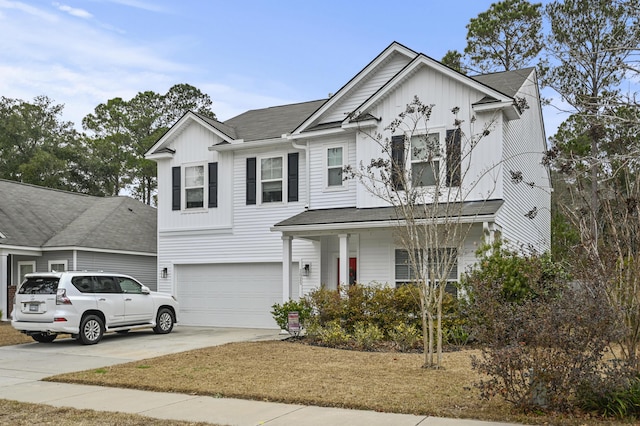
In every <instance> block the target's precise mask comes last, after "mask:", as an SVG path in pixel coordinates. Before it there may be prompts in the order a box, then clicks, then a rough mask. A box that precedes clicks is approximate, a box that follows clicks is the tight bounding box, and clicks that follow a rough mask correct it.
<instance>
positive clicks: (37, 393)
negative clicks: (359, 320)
mask: <svg viewBox="0 0 640 426" xmlns="http://www.w3.org/2000/svg"><path fill="white" fill-rule="evenodd" d="M277 338H281V336H278V334H277V331H265V330H250V329H217V328H202V327H176V329H175V330H174V332H173V333H171V334H168V335H162V336H160V335H155V334H153V333H152V332H142V331H140V332H135V333H133V332H132V333H129V335H107V336H105V339H104V340H103V341H102V342H100V344H98V345H94V346H83V345H78V344H77V343H76V342H74V341H72V340H71V339H68V341H65V340H62V341H56V342H54V343H52V344H46V345H45V344H38V343H28V344H23V345H17V346H5V347H0V398H3V399H10V400H15V401H22V402H32V403H37V404H48V405H53V406H58V407H72V408H81V409H92V410H98V411H114V412H123V413H135V414H140V415H144V416H148V417H150V418H158V419H170V420H185V421H194V422H195V421H201V422H210V423H216V424H221V425H238V426H244V425H247V426H256V425H267V426H281V425H296V426H319V425H323V426H325V425H336V426H340V425H353V426H360V425H363V426H364V425H367V426H379V425H380V426H381V425H398V426H404V425H406V426H413V425H420V426H489V425H503V426H504V425H506V423H492V422H481V421H475V420H463V419H445V418H437V417H428V416H414V415H407V414H390V413H378V412H374V411H360V410H347V409H339V408H323V407H312V406H303V405H296V404H280V403H272V402H263V401H249V400H240V399H229V398H213V397H206V396H197V395H185V394H176V393H161V392H147V391H139V390H132V389H118V388H107V387H100V386H85V385H74V384H66V383H49V382H43V381H41V379H43V378H45V377H48V376H52V375H55V374H61V373H66V372H72V371H82V370H87V369H93V368H100V367H104V366H108V365H114V364H120V363H124V362H130V361H136V360H142V359H146V358H150V357H152V356H158V355H161V354H166V353H175V352H181V351H185V350H190V349H194V348H197V347H206V346H214V345H218V344H223V343H228V342H232V341H255V340H270V339H277Z"/></svg>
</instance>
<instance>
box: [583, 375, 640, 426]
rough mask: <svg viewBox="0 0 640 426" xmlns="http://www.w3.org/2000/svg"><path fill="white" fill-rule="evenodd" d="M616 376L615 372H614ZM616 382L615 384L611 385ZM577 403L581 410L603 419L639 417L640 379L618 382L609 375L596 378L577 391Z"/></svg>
mask: <svg viewBox="0 0 640 426" xmlns="http://www.w3.org/2000/svg"><path fill="white" fill-rule="evenodd" d="M614 374H617V371H614ZM612 382H617V383H612ZM577 398H578V401H579V405H580V407H581V408H582V409H584V410H586V411H590V412H595V413H597V414H599V415H602V416H605V417H618V418H621V419H622V418H625V417H635V418H637V417H638V416H640V377H638V376H635V377H632V378H631V379H628V380H625V379H624V376H623V379H622V380H620V376H618V380H615V378H612V377H611V376H610V374H607V375H603V376H600V377H598V378H597V379H596V380H595V381H594V382H591V383H585V385H584V386H583V387H582V388H580V389H579V391H578V396H577Z"/></svg>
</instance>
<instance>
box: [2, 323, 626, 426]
mask: <svg viewBox="0 0 640 426" xmlns="http://www.w3.org/2000/svg"><path fill="white" fill-rule="evenodd" d="M31 341H32V340H31V338H29V337H27V336H24V335H21V334H20V333H18V332H16V331H15V330H13V328H11V326H10V325H7V324H4V323H1V324H0V345H3V344H4V345H6V344H16V343H24V342H31ZM473 353H474V351H472V350H465V351H459V352H449V353H446V354H445V355H444V367H445V368H444V369H442V370H427V369H423V368H421V365H422V356H421V355H418V354H397V353H378V352H376V353H373V352H357V351H346V350H338V349H328V348H321V347H315V346H308V345H304V344H296V343H291V342H287V341H276V342H257V343H233V344H228V345H223V346H216V347H211V348H205V349H199V350H194V351H189V352H182V353H179V354H174V355H167V356H162V357H157V358H152V359H147V360H144V361H136V362H132V363H128V364H120V365H117V366H112V367H104V368H100V369H97V370H88V371H83V372H78V373H70V374H64V375H60V376H55V377H52V378H49V379H48V380H50V381H61V382H73V383H82V384H93V385H103V386H113V387H124V388H132V389H146V390H153V391H163V392H179V393H188V394H197V395H210V396H216V397H233V398H243V399H256V400H263V401H278V402H285V403H299V404H309V405H318V406H332V407H346V408H357V409H368V410H377V411H385V412H396V413H412V414H422V415H432V416H442V417H462V418H474V419H481V420H494V421H506V422H519V423H525V424H553V425H569V426H577V425H605V424H606V425H616V424H629V423H622V422H614V421H608V422H605V421H600V420H598V419H593V418H585V417H582V416H581V417H578V418H574V417H571V416H567V415H564V416H550V415H535V414H528V415H527V414H521V413H515V412H512V410H511V408H510V406H509V405H508V404H506V403H504V402H502V401H500V400H494V401H490V402H487V401H484V400H480V398H479V396H478V391H477V390H476V389H475V388H474V386H473V383H474V382H475V381H476V380H478V376H477V374H476V373H475V372H473V371H472V370H471V368H470V356H471V354H473ZM1 402H2V401H0V403H1ZM5 403H6V402H5ZM24 406H25V405H19V404H17V405H16V406H15V407H17V408H15V407H14V408H12V412H13V411H17V412H18V414H15V415H16V416H19V415H24V416H27V415H31V414H33V415H34V416H37V415H40V414H38V413H44V414H46V413H50V410H53V409H54V408H52V407H48V406H44V405H30V406H29V407H28V408H27V409H24V410H23V412H22V413H21V414H20V410H21V408H20V407H24ZM56 410H57V409H56ZM60 410H65V409H60ZM6 411H7V410H5V409H4V408H3V406H2V405H0V412H6ZM70 411H74V410H70ZM44 414H43V417H41V418H42V419H44V418H47V416H46V415H44ZM56 415H57V414H56ZM111 415H112V414H109V416H111ZM100 416H101V415H100V414H98V415H97V417H96V418H97V419H99V418H100ZM102 416H104V414H102ZM49 418H54V417H49ZM16 419H20V418H19V417H16ZM33 419H35V420H36V421H35V422H31V423H29V422H28V421H25V423H19V422H18V421H14V422H12V423H13V424H34V423H35V424H42V423H40V422H38V421H37V417H33ZM71 419H72V418H71ZM142 419H144V417H142ZM147 420H148V419H147ZM96 421H102V420H96ZM129 421H130V422H131V423H124V422H123V423H120V421H118V422H117V424H123V425H137V424H144V423H135V421H137V420H136V419H133V418H132V419H131V420H129ZM5 423H6V422H5V421H3V418H2V417H0V424H5ZM54 423H55V424H65V423H63V422H59V421H55V422H54ZM67 424H73V420H69V422H68V423H67ZM84 424H105V423H93V422H87V423H84ZM108 424H114V422H112V421H111V422H108ZM163 424H165V423H163ZM166 424H179V423H166ZM182 424H188V423H182Z"/></svg>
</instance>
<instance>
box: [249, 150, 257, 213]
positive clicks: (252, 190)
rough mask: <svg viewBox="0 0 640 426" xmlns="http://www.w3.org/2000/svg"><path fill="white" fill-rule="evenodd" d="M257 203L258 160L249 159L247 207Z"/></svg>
mask: <svg viewBox="0 0 640 426" xmlns="http://www.w3.org/2000/svg"><path fill="white" fill-rule="evenodd" d="M255 203H256V159H255V157H252V158H247V205H249V204H255Z"/></svg>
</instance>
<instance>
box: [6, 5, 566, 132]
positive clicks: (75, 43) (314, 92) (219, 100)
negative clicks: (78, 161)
mask: <svg viewBox="0 0 640 426" xmlns="http://www.w3.org/2000/svg"><path fill="white" fill-rule="evenodd" d="M493 1H495V0H493ZM493 1H492V0H454V1H440V0H422V1H419V0H416V1H414V0H403V1H399V2H392V1H380V0H369V1H345V0H321V1H314V2H311V1H307V2H305V1H301V0H297V1H295V0H270V1H267V0H264V1H257V0H255V1H249V0H226V1H217V0H208V1H207V0H180V1H178V0H174V1H172V0H59V1H48V0H30V1H26V0H25V1H21V0H0V96H5V97H9V98H19V99H23V100H32V99H33V97H35V96H37V95H46V96H49V97H50V98H52V99H53V100H54V101H55V102H56V103H59V104H64V105H65V109H64V114H63V118H64V119H65V120H70V121H73V122H74V123H76V124H77V125H78V126H80V123H81V121H82V118H83V117H84V116H85V115H87V114H89V113H91V112H92V111H93V109H94V108H95V107H96V106H97V105H98V104H100V103H104V102H106V101H107V100H109V99H111V98H114V97H122V98H124V99H130V98H131V97H133V96H135V95H136V93H138V92H141V91H145V90H152V91H155V92H158V93H165V92H166V91H167V90H168V89H169V88H170V87H171V86H172V85H174V84H178V83H188V84H191V85H193V86H196V87H198V88H199V89H201V90H202V91H203V92H205V93H207V94H209V96H210V97H211V99H212V101H213V108H212V109H213V111H214V112H215V113H216V114H217V116H218V118H219V119H221V120H226V119H228V118H231V117H233V116H235V115H237V114H239V113H241V112H244V111H246V110H248V109H254V108H262V107H268V106H273V105H281V104H287V103H292V102H300V101H308V100H315V99H321V98H324V97H326V96H327V95H328V94H329V93H333V92H336V91H337V90H338V89H339V88H340V87H342V85H344V84H345V83H346V82H347V81H348V80H349V79H351V77H353V76H354V75H355V74H356V73H357V72H358V71H360V70H361V69H362V68H364V66H366V65H367V64H368V63H369V62H370V61H371V60H372V59H373V58H374V57H375V56H376V55H377V54H378V53H380V52H381V51H382V50H383V49H384V48H385V47H387V46H388V45H389V44H390V43H391V42H393V41H398V42H400V43H402V44H404V45H406V46H407V47H409V48H411V49H413V50H415V51H418V52H422V53H425V54H427V55H429V56H431V57H433V58H435V59H438V60H440V59H441V58H442V56H443V55H444V54H445V53H446V52H447V50H449V49H457V50H459V51H462V50H463V49H464V47H465V44H466V40H465V38H466V28H465V27H466V25H467V24H468V23H469V20H470V19H471V18H473V17H476V16H477V15H478V13H480V12H482V11H485V10H487V9H488V8H489V6H490V5H491V3H492V2H493ZM545 121H546V127H547V136H551V135H553V133H554V132H555V127H556V126H557V125H558V123H559V122H560V121H561V117H559V116H558V115H557V114H556V113H555V111H554V110H553V109H551V108H547V109H545Z"/></svg>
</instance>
